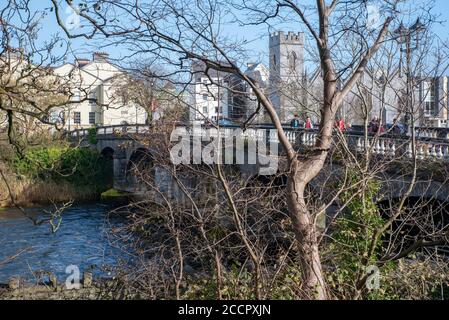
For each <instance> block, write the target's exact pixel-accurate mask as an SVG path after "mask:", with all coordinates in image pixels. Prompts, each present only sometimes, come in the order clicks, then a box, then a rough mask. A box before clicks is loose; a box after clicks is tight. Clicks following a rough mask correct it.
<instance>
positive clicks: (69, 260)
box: [0, 204, 129, 283]
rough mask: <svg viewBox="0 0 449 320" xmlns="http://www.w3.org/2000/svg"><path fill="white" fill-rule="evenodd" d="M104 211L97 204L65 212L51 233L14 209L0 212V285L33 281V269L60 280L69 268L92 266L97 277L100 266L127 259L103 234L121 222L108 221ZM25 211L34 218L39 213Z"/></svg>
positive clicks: (105, 234) (46, 225) (107, 208)
mask: <svg viewBox="0 0 449 320" xmlns="http://www.w3.org/2000/svg"><path fill="white" fill-rule="evenodd" d="M108 210H109V207H107V206H103V205H98V204H96V205H83V206H74V207H72V208H70V209H67V210H66V211H65V212H64V214H63V220H62V224H61V227H60V229H59V230H58V232H57V233H55V234H53V233H52V232H51V228H50V226H49V225H48V224H44V225H41V226H35V225H33V223H32V222H31V221H30V220H29V219H27V218H26V217H24V216H23V215H22V214H21V213H20V211H18V210H15V209H7V210H5V211H0V283H6V282H8V280H9V279H10V278H11V277H13V276H17V275H20V276H22V277H24V278H26V279H28V280H33V275H32V271H37V270H46V271H51V272H54V273H55V274H56V275H57V276H58V278H59V280H63V279H65V278H66V277H67V275H66V274H65V270H66V268H67V266H69V265H77V266H79V268H80V270H81V272H83V271H85V270H87V269H89V268H91V267H93V266H96V269H95V270H94V273H96V274H100V273H101V272H100V270H99V268H100V267H102V266H106V265H109V266H111V265H114V264H116V263H117V261H118V259H123V260H127V259H128V258H129V257H124V256H123V255H124V254H123V252H122V250H119V249H118V248H117V243H114V248H113V247H111V246H110V245H109V241H108V238H107V231H108V230H110V229H111V228H114V227H116V226H119V225H120V224H121V222H122V220H121V219H118V218H116V219H108V218H107V215H106V214H107V212H108ZM29 211H30V213H31V214H34V215H39V214H40V212H42V210H38V209H34V210H29ZM118 245H119V246H120V244H118ZM16 255H17V257H15V258H14V259H12V260H11V261H9V260H10V258H11V257H14V256H16ZM5 261H6V263H5ZM102 275H104V274H102Z"/></svg>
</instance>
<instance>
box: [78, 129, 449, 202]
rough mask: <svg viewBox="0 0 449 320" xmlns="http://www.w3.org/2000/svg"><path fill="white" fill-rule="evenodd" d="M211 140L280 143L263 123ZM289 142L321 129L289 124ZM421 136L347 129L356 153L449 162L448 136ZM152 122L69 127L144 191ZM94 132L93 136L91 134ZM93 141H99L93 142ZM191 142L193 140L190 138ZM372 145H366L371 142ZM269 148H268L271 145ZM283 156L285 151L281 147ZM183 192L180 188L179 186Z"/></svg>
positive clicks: (423, 187)
mask: <svg viewBox="0 0 449 320" xmlns="http://www.w3.org/2000/svg"><path fill="white" fill-rule="evenodd" d="M179 128H180V129H182V130H186V132H187V133H188V135H189V136H190V137H191V139H194V137H199V138H204V129H206V128H205V127H204V126H203V127H195V128H187V127H179ZM208 129H209V131H208V137H207V138H208V139H209V138H210V137H213V138H216V137H218V136H220V138H222V139H223V140H224V139H227V138H229V137H232V136H233V135H234V136H235V133H236V130H239V131H237V132H238V134H239V135H240V136H242V137H243V138H244V139H250V140H251V139H253V140H254V139H256V140H258V141H264V142H265V143H266V144H267V145H270V144H271V143H275V144H276V143H278V136H277V132H276V131H275V130H274V128H273V127H271V126H258V127H255V128H251V129H247V130H245V131H242V130H241V128H239V127H237V126H225V127H220V129H219V130H217V129H216V128H208ZM284 130H285V132H286V134H287V137H288V139H289V141H291V142H292V143H293V145H294V146H295V148H298V149H300V148H309V147H312V146H313V145H314V144H315V142H316V139H317V132H316V131H314V130H302V129H299V130H298V129H293V128H290V127H285V128H284ZM418 132H419V136H417V137H416V148H415V150H412V143H411V141H410V140H411V139H410V138H409V137H404V136H398V135H387V134H386V135H381V136H368V137H365V135H364V134H363V133H362V132H360V131H351V132H347V133H344V134H343V137H344V138H345V139H346V141H347V145H348V147H349V149H350V150H351V151H353V152H354V154H357V153H363V152H365V150H367V149H368V148H369V149H370V151H371V152H372V153H373V154H375V155H376V156H377V157H381V158H382V157H386V158H395V159H401V158H402V159H404V160H407V159H410V158H412V157H413V154H414V153H415V154H416V156H417V158H418V159H419V160H421V161H425V162H427V163H428V162H435V163H438V164H440V165H441V164H442V165H447V166H448V167H449V139H448V137H446V136H443V137H441V135H440V136H439V137H438V138H436V137H435V136H436V134H434V133H432V132H431V131H424V130H418ZM151 134H152V133H151V130H150V127H149V126H147V125H131V126H109V127H98V128H96V131H95V134H94V135H93V136H92V131H91V129H80V130H75V131H72V132H70V137H71V140H72V141H73V142H77V143H80V144H81V145H83V146H90V147H94V148H96V149H97V150H98V151H99V152H100V153H101V154H102V155H103V156H105V157H107V158H109V159H111V160H112V161H113V164H114V165H113V168H114V169H113V170H114V172H113V177H114V188H115V189H117V190H121V191H125V192H130V193H134V194H139V193H145V192H146V191H145V189H144V188H142V187H141V186H139V184H138V183H137V181H136V178H135V177H134V175H133V173H132V171H133V170H132V168H133V165H135V164H150V163H151V153H152V151H153V150H151V147H148V146H144V145H143V144H142V143H140V142H139V137H144V136H147V137H150V135H151ZM89 136H90V137H91V139H90V138H89ZM92 140H94V141H92ZM208 141H209V140H208ZM189 144H190V140H189ZM366 146H367V147H366ZM267 149H268V147H267ZM278 151H279V153H280V154H281V155H282V150H281V149H278ZM239 169H240V170H241V171H245V173H246V174H249V175H257V174H258V173H259V169H260V166H259V165H239ZM154 174H155V176H156V178H157V180H159V181H160V182H161V183H166V184H167V183H168V184H170V182H169V180H170V178H169V177H168V175H167V174H166V173H164V172H163V171H162V170H161V169H160V168H155V172H154ZM385 181H388V182H385V183H384V187H383V189H385V190H384V192H383V194H384V195H387V197H388V198H390V199H391V198H397V197H399V196H400V195H402V194H403V193H405V191H406V190H407V189H408V186H409V184H410V182H409V181H406V180H404V179H399V180H394V179H393V180H392V179H385ZM178 192H179V191H178ZM425 194H427V195H429V197H430V196H432V197H433V198H434V199H438V200H440V201H444V202H449V186H448V185H447V184H445V183H440V182H436V181H432V183H431V184H429V183H428V181H426V182H424V181H422V182H421V181H418V182H417V183H416V185H415V187H414V189H413V191H412V194H411V197H414V196H416V197H418V196H422V195H425Z"/></svg>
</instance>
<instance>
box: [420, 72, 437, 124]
mask: <svg viewBox="0 0 449 320" xmlns="http://www.w3.org/2000/svg"><path fill="white" fill-rule="evenodd" d="M422 95H423V97H424V115H425V116H428V117H429V116H433V115H434V114H435V81H434V80H431V81H425V82H423V92H422Z"/></svg>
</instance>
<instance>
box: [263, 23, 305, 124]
mask: <svg viewBox="0 0 449 320" xmlns="http://www.w3.org/2000/svg"><path fill="white" fill-rule="evenodd" d="M269 46H270V99H271V101H272V102H273V104H274V106H275V108H276V111H277V112H278V114H279V116H280V118H281V121H283V122H289V121H290V120H291V119H292V118H293V116H294V114H296V113H300V105H299V104H300V103H299V101H302V97H301V96H302V94H301V93H302V92H303V90H302V80H303V73H304V33H302V32H298V33H295V32H288V33H287V34H285V33H284V32H282V31H279V32H275V33H273V34H271V35H270V40H269Z"/></svg>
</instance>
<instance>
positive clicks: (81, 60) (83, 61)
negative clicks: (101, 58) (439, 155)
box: [75, 58, 90, 68]
mask: <svg viewBox="0 0 449 320" xmlns="http://www.w3.org/2000/svg"><path fill="white" fill-rule="evenodd" d="M89 62H90V61H89V59H86V58H75V65H76V66H77V67H78V68H82V67H84V66H85V65H86V64H88V63H89Z"/></svg>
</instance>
